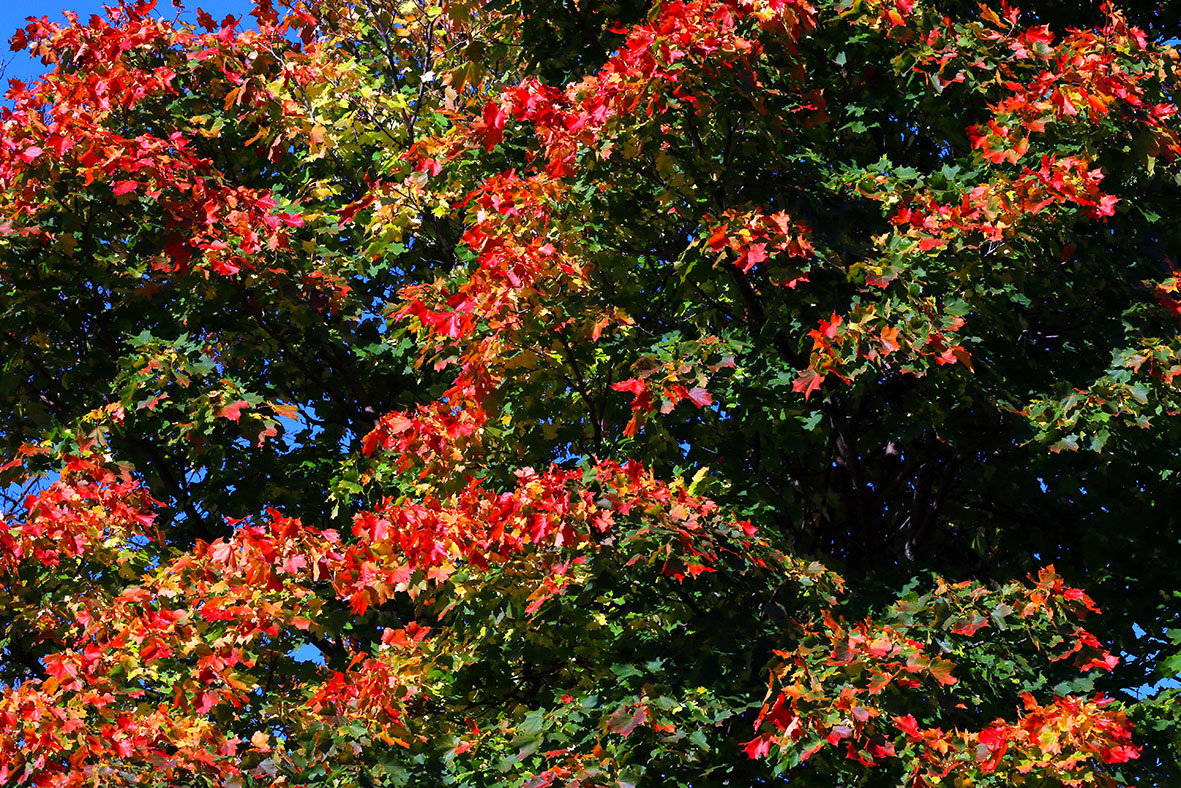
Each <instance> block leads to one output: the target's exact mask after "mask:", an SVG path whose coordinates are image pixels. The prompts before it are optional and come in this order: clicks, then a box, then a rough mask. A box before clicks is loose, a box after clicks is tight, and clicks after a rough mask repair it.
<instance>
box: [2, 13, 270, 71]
mask: <svg viewBox="0 0 1181 788" xmlns="http://www.w3.org/2000/svg"><path fill="white" fill-rule="evenodd" d="M253 7H254V6H253V4H252V3H251V2H250V0H187V2H186V3H185V8H186V11H185V15H186V16H188V17H189V18H195V17H196V10H197V8H203V9H204V10H206V11H208V12H209V13H210V15H212V16H213V17H214V18H215V19H219V20H220V19H222V18H224V17H225V15H226V14H233V15H235V16H245V15H246V14H248V13H249V12H250V11H251V10H252V9H253ZM63 9H68V10H70V11H74V12H75V13H77V14H78V16H79V17H80V18H81V19H83V20H86V19H89V18H90V15H91V14H96V13H102V10H103V2H102V0H0V63H3V64H7V68H6V70H5V72H4V78H5V79H4V82H2V83H0V93H2V92H3V90H4V89H5V88H7V85H8V82H7V80H8V79H12V78H16V79H22V80H26V81H28V80H29V79H32V78H33V77H35V76H37V75H38V74H40V73H41V72H42V68H43V67H42V65H41V62H40V61H39V60H35V59H33V58H31V57H29V56H28V53H26V52H19V53H14V52H11V51H10V50H9V48H8V39H9V38H10V37H11V36H12V34H13V33H14V32H16V30H17V28H20V27H24V26H25V19H26V18H27V17H30V16H35V17H41V16H47V17H49V19H50V20H51V21H54V22H61V21H63V17H62V10H63ZM156 12H157V13H159V14H163V15H167V16H172V15H173V14H174V13H175V10H174V8H173V6H172V2H171V0H160V2H159V4H158V5H157V8H156ZM243 21H244V22H245V23H246V24H250V23H252V22H253V21H254V20H253V19H252V18H250V17H246V19H245V20H243Z"/></svg>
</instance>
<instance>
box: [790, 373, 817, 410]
mask: <svg viewBox="0 0 1181 788" xmlns="http://www.w3.org/2000/svg"><path fill="white" fill-rule="evenodd" d="M823 381H824V375H821V374H820V373H819V372H817V371H816V370H814V369H812V368H811V367H809V368H808V369H805V370H804V371H803V372H801V373H800V374H799V377H797V378H796V379H795V381H794V382H793V383H792V384H791V390H792V391H795V392H797V393H799V392H803V394H804V401H805V402H807V400H808V397H810V396H812V392H813V391H815V390H816V389H818V388H820V384H821V383H822V382H823Z"/></svg>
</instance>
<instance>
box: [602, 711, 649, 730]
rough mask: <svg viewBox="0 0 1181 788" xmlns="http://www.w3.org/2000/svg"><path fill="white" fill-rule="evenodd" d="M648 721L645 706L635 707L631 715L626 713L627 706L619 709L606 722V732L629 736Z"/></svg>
mask: <svg viewBox="0 0 1181 788" xmlns="http://www.w3.org/2000/svg"><path fill="white" fill-rule="evenodd" d="M647 719H648V709H647V707H645V706H642V705H640V706H636V709H635V711H634V712H632V713H630V714H629V713H628V711H627V706H624V707H622V708H620V709H619V710H618V711H616V712H615V713H614V714H612V715H611V717H610V718H609V719H608V720H607V730H609V731H610V732H611V733H618V734H621V735H623V736H629V735H630V734H631V732H632V731H634V730H635V729H636V726H637V725H640V724H641V723H643V722H644V721H645V720H647Z"/></svg>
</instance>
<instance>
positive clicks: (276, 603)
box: [0, 462, 754, 786]
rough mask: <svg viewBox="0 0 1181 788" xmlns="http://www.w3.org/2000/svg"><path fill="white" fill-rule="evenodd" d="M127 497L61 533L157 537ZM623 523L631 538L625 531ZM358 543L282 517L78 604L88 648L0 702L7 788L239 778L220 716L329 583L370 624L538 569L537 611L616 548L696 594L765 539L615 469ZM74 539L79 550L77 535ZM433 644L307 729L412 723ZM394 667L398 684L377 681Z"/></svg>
mask: <svg viewBox="0 0 1181 788" xmlns="http://www.w3.org/2000/svg"><path fill="white" fill-rule="evenodd" d="M81 472H82V469H79V473H81ZM87 473H88V474H89V475H91V476H93V475H94V474H95V473H99V470H98V469H87ZM107 481H112V480H109V479H108V480H107ZM86 486H87V485H86V484H85V483H83V482H81V481H78V482H76V483H74V484H73V486H72V487H71V486H70V485H68V484H61V485H60V486H58V487H57V488H55V489H53V490H51V491H50V492H49V493H47V494H46V496H45V502H46V503H45V504H44V505H42V506H39V507H38V506H34V507H32V509H31V511H32V512H33V515H32V517H33V520H34V521H36V520H37V518H45V517H46V516H48V514H47V513H49V512H50V511H51V510H50V508H49V507H50V506H51V505H52V504H54V503H55V502H59V501H61V500H62V499H64V500H65V501H66V502H67V503H68V502H69V501H71V500H72V498H71V496H70V494H69V493H66V492H64V491H65V490H68V489H74V488H78V487H81V488H85V487H86ZM114 486H115V487H117V491H118V492H117V493H116V492H115V491H113V490H107V491H106V493H105V494H104V495H103V496H97V495H92V494H90V493H88V492H87V493H84V494H85V495H88V496H89V497H88V498H87V500H88V501H90V508H91V509H92V510H93V511H92V516H91V517H89V518H65V517H63V520H64V523H65V525H67V526H68V525H71V524H72V525H73V527H74V528H75V530H76V531H78V532H79V533H80V534H83V535H85V534H87V533H89V530H88V529H91V527H92V522H93V520H94V519H96V518H99V517H102V518H105V519H106V520H108V521H113V520H114V518H115V516H116V515H118V516H120V517H125V518H126V519H130V520H132V521H133V522H140V521H145V522H150V519H151V517H150V514H149V513H147V512H144V511H143V509H142V508H141V507H144V506H147V505H149V504H150V503H152V502H151V500H150V499H149V498H145V497H144V495H143V492H142V490H140V489H139V488H138V486H136V485H134V484H115V485H114ZM100 499H101V500H100ZM65 511H66V513H69V512H71V511H73V509H72V508H71V507H70V506H66V509H65ZM625 520H626V521H628V522H634V525H629V526H627V527H626V528H625V527H623V526H622V525H621V523H622V522H623V521H625ZM63 527H64V526H63ZM719 527H724V529H725V530H726V532H727V533H729V534H730V537H729V538H728V540H727V541H726V543H725V544H726V546H723V543H722V542H720V541H718V540H717V539H716V538H715V535H714V532H715V529H717V528H719ZM354 534H355V536H356V541H354V542H353V543H351V544H344V543H343V542H342V541H341V539H340V537H339V535H338V534H336V533H335V532H333V531H329V530H318V529H314V528H309V527H306V526H304V525H302V524H301V523H300V522H299V520H297V519H293V518H286V517H283V516H281V515H279V514H278V513H277V512H274V511H272V512H270V514H269V520H268V522H267V523H266V524H265V525H251V524H246V525H240V526H239V527H238V529H237V530H236V531H235V533H234V535H233V537H232V538H230V539H226V540H218V541H216V542H213V543H212V544H204V543H199V544H198V545H197V546H196V548H195V549H194V550H192V551H191V552H189V553H185V554H183V555H181V556H180V557H178V558H177V559H175V560H173V561H171V562H169V563H168V564H166V565H163V566H161V567H160V568H159V570H157V571H155V572H154V573H152V574H151V575H149V576H147V577H145V578H144V580H143V581H142V583H141V584H140V585H137V586H132V587H129V588H127V589H125V590H124V591H122V592H120V593H119V594H118V595H116V596H115V597H113V598H111V599H104V598H101V597H93V598H87V599H80V600H78V602H77V604H76V605H75V606H74V609H73V611H72V612H73V615H74V618H75V619H76V624H77V627H76V628H77V631H78V634H77V635H76V637H75V638H74V639H73V642H72V645H70V646H68V647H67V648H65V649H63V650H61V651H58V652H56V653H53V654H50V655H48V656H46V657H45V658H44V664H45V666H46V674H47V677H46V678H45V679H43V680H41V681H30V682H25V683H23V684H22V685H20V686H19V687H15V688H8V689H6V690H5V691H4V692H3V693H0V718H2V719H3V720H4V721H5V723H6V725H5V733H4V734H2V735H0V770H3V774H5V779H7V778H8V775H12V774H14V773H16V772H17V771H19V770H18V766H19V765H21V764H24V765H25V766H26V767H27V768H28V770H29V771H28V772H26V773H25V775H24V777H28V776H29V775H32V774H37V775H39V777H38V779H40V780H42V783H43V784H45V785H55V786H73V785H81V784H83V783H85V781H86V779H87V777H86V775H87V774H88V771H89V769H91V768H93V766H94V765H95V764H99V763H103V762H106V761H113V760H116V761H119V762H121V763H123V764H125V765H127V766H128V767H133V766H135V767H138V768H143V769H152V770H160V771H162V772H164V773H166V774H168V775H178V774H182V773H194V772H201V773H209V774H215V775H218V776H219V777H221V778H228V777H233V776H234V775H236V774H238V772H239V766H238V764H239V762H240V760H241V754H242V743H241V742H239V741H237V740H234V739H228V738H225V737H223V736H220V735H217V734H216V728H215V723H214V721H213V719H212V718H211V717H212V716H213V715H215V711H216V709H218V708H221V707H228V708H238V707H241V706H242V705H243V704H246V703H248V702H250V693H251V691H252V689H253V687H254V686H256V684H255V682H256V680H257V679H256V678H252V677H251V676H250V675H249V671H251V670H253V669H254V668H255V667H256V665H257V661H256V659H255V658H252V657H249V656H247V654H248V653H250V652H253V651H257V650H258V649H259V648H265V647H266V644H267V643H271V642H275V641H276V640H277V639H278V638H279V637H280V636H281V634H282V633H283V632H285V631H292V630H296V631H309V630H310V631H318V630H319V626H320V625H319V623H318V621H317V619H318V614H319V611H320V608H321V607H322V606H323V602H324V600H323V599H322V598H321V597H320V596H319V595H318V593H317V591H316V590H315V586H316V585H317V584H318V583H320V582H328V583H330V584H331V587H332V588H333V589H334V590H335V592H336V594H337V596H338V598H339V599H341V600H342V601H347V602H349V604H350V605H351V607H352V609H353V612H354V613H356V614H359V615H360V614H364V613H365V612H366V611H367V610H368V609H369V608H370V607H371V606H373V605H380V604H382V603H383V602H385V601H386V600H388V599H389V598H391V597H392V596H393V595H394V594H396V593H399V592H401V593H409V594H411V595H417V593H419V592H420V591H421V590H422V589H424V588H426V587H427V585H434V584H438V583H441V582H443V581H445V580H446V579H447V578H448V577H450V575H451V574H452V573H454V572H456V571H459V570H460V569H461V568H462V569H463V571H465V572H467V573H469V574H472V575H473V576H476V577H478V574H479V572H480V571H481V570H482V569H484V568H487V567H489V566H491V565H493V564H504V563H508V562H511V561H513V560H515V559H516V558H518V557H521V556H524V555H526V554H528V555H529V556H530V558H529V560H527V561H525V562H524V564H522V572H524V577H523V578H518V579H524V580H526V581H529V582H532V583H534V584H535V586H536V589H537V593H535V594H534V595H533V596H532V597H531V601H530V604H529V606H528V610H529V612H530V613H532V612H535V611H536V610H537V609H538V608H540V606H541V605H542V604H543V603H544V602H545V600H546V599H548V598H550V597H552V596H554V595H557V594H560V593H562V592H563V591H564V590H565V588H566V586H567V585H568V582H569V581H570V579H571V576H570V575H569V574H568V570H569V568H570V566H571V564H572V563H577V562H578V561H579V560H580V559H579V558H578V557H577V554H578V553H579V552H580V551H583V550H586V549H594V548H595V547H596V546H597V545H599V544H600V543H602V542H603V541H604V540H606V539H607V537H608V536H612V537H614V540H613V542H614V544H616V546H617V548H618V546H620V545H621V544H622V545H624V546H625V549H626V550H627V551H628V554H629V555H631V559H630V560H631V561H633V562H634V561H641V560H643V561H647V562H651V563H654V564H655V565H657V566H658V567H659V569H660V571H662V572H663V573H665V574H667V575H668V576H670V577H672V578H675V579H684V578H685V577H691V576H696V575H697V574H700V573H701V572H705V571H712V567H711V564H712V563H714V562H715V561H716V560H717V558H718V556H719V555H720V553H721V552H724V551H728V550H733V549H742V547H741V546H742V544H743V542H744V541H745V540H749V539H750V538H751V537H752V536H753V534H754V530H753V528H751V527H750V526H749V524H746V523H742V522H737V521H733V520H732V519H731V518H728V517H726V516H725V515H724V514H722V512H721V511H720V509H719V507H718V506H717V504H715V503H714V502H712V501H710V500H708V499H704V498H700V497H697V496H694V495H692V494H690V493H689V492H688V490H687V489H686V488H685V486H684V485H683V484H674V485H669V484H666V483H663V482H660V481H659V480H657V479H656V478H655V477H653V476H652V474H651V473H649V472H647V471H645V470H644V469H643V468H642V467H640V466H639V465H638V464H637V463H634V462H630V463H626V464H623V465H619V464H616V463H610V462H602V463H599V464H598V465H597V466H596V467H595V469H594V470H593V472H592V473H590V474H589V475H587V476H584V474H583V472H581V471H567V470H561V469H557V468H552V469H550V470H549V471H546V472H543V473H537V472H533V471H529V470H525V471H522V472H520V473H519V474H518V480H517V484H516V486H515V487H514V488H513V489H511V490H509V491H507V492H503V493H497V492H493V491H490V490H488V489H486V488H485V487H484V486H483V485H482V484H480V483H479V482H477V481H475V480H472V481H470V483H469V484H468V485H467V486H466V487H465V488H464V489H462V490H461V491H459V492H457V493H455V494H454V495H452V496H449V497H448V498H446V499H438V500H436V499H430V500H424V501H422V502H406V501H402V502H393V501H387V502H385V503H384V504H382V505H381V506H379V507H378V508H376V509H375V510H373V511H368V512H363V513H361V514H359V515H358V516H357V518H356V524H355V528H354ZM62 539H63V540H64V541H66V542H67V543H68V544H71V545H75V544H77V543H76V542H75V541H74V539H73V534H64V535H63V536H62ZM628 545H630V547H628ZM71 549H79V548H76V547H71ZM581 560H585V559H581ZM529 578H532V580H529ZM555 578H558V581H557V582H554V579H555ZM425 636H426V631H425V630H424V629H422V628H417V627H415V628H412V627H407V628H406V629H405V630H399V631H395V632H393V633H392V634H390V635H389V637H388V638H387V639H386V640H388V643H387V645H394V646H397V647H398V648H397V649H396V651H397V652H398V653H399V654H402V655H403V657H405V658H406V659H403V660H402V661H401V662H399V663H397V668H396V670H395V668H394V667H393V666H391V665H389V664H387V662H386V661H383V660H387V657H388V656H389V655H386V656H379V657H372V658H369V657H365V656H364V655H363V653H362V652H356V653H357V657H356V659H355V660H354V667H353V669H350V670H349V672H348V674H347V676H346V675H345V674H334V675H332V676H330V677H329V678H328V679H327V680H326V682H325V683H324V684H323V685H322V686H320V687H318V688H314V689H313V690H312V692H311V693H310V696H309V699H308V700H307V701H306V703H305V705H304V707H303V709H302V711H300V712H299V714H298V715H297V716H298V717H300V718H301V719H303V720H304V721H305V724H312V722H313V721H316V720H319V721H321V722H323V721H324V720H325V719H328V718H336V717H340V716H342V715H344V716H346V717H349V718H350V719H362V718H364V719H372V720H378V718H380V721H381V724H382V725H385V724H386V723H397V722H399V720H400V718H401V716H402V714H403V713H404V710H405V708H406V706H407V703H408V702H409V698H410V697H411V695H413V693H407V692H406V691H403V690H398V689H397V687H400V686H404V685H405V684H407V683H409V680H410V678H412V674H408V673H407V665H408V664H410V663H409V662H407V661H406V660H411V661H413V660H416V659H418V657H416V656H415V655H414V654H412V653H411V652H412V651H413V648H412V647H413V646H414V645H415V644H418V643H421V642H422V641H423V640H424V638H425ZM382 665H386V666H387V667H388V668H389V669H388V670H384V671H383V670H379V669H378V668H380V667H381V666H382ZM164 667H167V668H169V669H170V670H171V671H173V672H174V674H175V678H174V680H171V681H170V684H171V689H170V691H169V693H168V696H167V697H160V696H159V695H158V693H157V694H154V695H153V697H154V698H155V700H154V702H153V704H152V706H151V708H150V709H149V710H147V711H145V710H144V709H143V708H141V705H142V701H143V699H144V698H145V693H146V692H147V689H145V688H144V687H145V686H146V687H147V688H149V689H150V688H151V686H152V685H151V682H150V681H149V682H148V684H147V685H144V684H141V683H139V682H136V683H135V684H133V685H132V686H131V687H130V688H129V687H128V686H127V685H126V684H125V682H124V681H123V679H122V677H123V676H124V675H125V674H127V673H128V672H129V671H130V672H132V673H135V674H137V675H141V676H144V677H145V678H148V679H150V678H151V677H153V676H156V675H157V672H158V671H159V670H160V669H162V668H164ZM391 671H394V672H391ZM395 678H396V681H394V680H393V679H395ZM153 693H156V691H155V690H153ZM379 696H380V697H381V698H384V700H383V701H382V702H381V703H378V702H377V698H378V697H379ZM22 779H24V778H23V777H22Z"/></svg>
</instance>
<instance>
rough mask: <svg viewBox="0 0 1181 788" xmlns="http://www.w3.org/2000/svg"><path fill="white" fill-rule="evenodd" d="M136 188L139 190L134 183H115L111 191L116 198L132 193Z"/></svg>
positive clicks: (137, 185)
mask: <svg viewBox="0 0 1181 788" xmlns="http://www.w3.org/2000/svg"><path fill="white" fill-rule="evenodd" d="M137 188H139V184H138V183H136V182H135V181H115V188H114V189H112V191H113V192H114V193H115V196H116V197H117V196H119V195H120V194H127V193H128V192H133V191H135V190H136V189H137Z"/></svg>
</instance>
